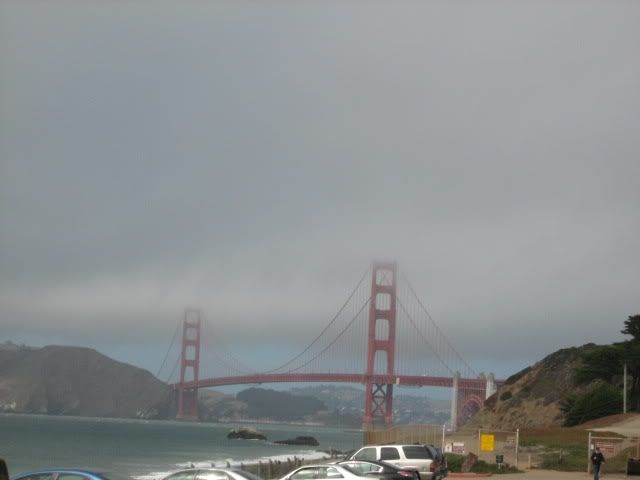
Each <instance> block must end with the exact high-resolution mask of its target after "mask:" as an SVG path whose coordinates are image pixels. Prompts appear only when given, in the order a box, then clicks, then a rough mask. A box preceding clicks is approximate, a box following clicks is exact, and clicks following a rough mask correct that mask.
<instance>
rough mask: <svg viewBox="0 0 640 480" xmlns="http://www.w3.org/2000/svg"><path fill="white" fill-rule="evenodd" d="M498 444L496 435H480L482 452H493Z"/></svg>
mask: <svg viewBox="0 0 640 480" xmlns="http://www.w3.org/2000/svg"><path fill="white" fill-rule="evenodd" d="M495 444H496V436H495V435H486V434H482V435H480V450H481V451H483V452H493V449H494V448H495Z"/></svg>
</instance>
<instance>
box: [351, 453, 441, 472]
mask: <svg viewBox="0 0 640 480" xmlns="http://www.w3.org/2000/svg"><path fill="white" fill-rule="evenodd" d="M434 451H435V449H433V448H431V447H428V446H425V445H367V446H366V447H362V448H361V449H360V450H358V451H357V452H356V453H354V454H353V455H351V456H350V457H349V460H382V461H385V462H387V463H391V464H393V465H396V466H398V467H402V468H415V469H416V470H417V471H418V472H420V477H421V478H422V479H423V480H427V479H429V480H440V479H441V478H443V477H444V476H446V474H444V473H443V471H442V470H441V469H440V465H438V461H437V459H436V458H435V454H434Z"/></svg>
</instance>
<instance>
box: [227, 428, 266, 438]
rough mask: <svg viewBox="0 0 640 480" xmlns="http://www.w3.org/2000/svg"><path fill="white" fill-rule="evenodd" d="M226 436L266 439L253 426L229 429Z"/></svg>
mask: <svg viewBox="0 0 640 480" xmlns="http://www.w3.org/2000/svg"><path fill="white" fill-rule="evenodd" d="M227 438H231V439H240V440H266V439H267V437H266V436H265V435H264V434H262V433H260V432H259V431H258V430H256V429H254V428H247V427H240V428H234V429H231V430H229V433H227Z"/></svg>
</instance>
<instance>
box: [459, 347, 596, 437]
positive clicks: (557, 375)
mask: <svg viewBox="0 0 640 480" xmlns="http://www.w3.org/2000/svg"><path fill="white" fill-rule="evenodd" d="M594 348H596V346H595V345H593V344H590V345H584V346H582V347H572V348H564V349H562V350H558V351H557V352H555V353H552V354H551V355H548V356H547V357H545V358H544V359H542V360H541V361H539V362H537V363H536V364H535V365H533V366H531V367H528V368H525V369H524V370H522V371H520V372H518V373H516V374H515V375H512V376H511V377H509V378H508V379H507V380H506V382H505V384H504V385H503V386H502V387H500V388H499V389H498V391H497V392H496V393H495V394H493V395H492V396H491V397H489V398H488V399H487V401H486V402H485V405H484V407H483V408H482V409H481V410H480V411H479V412H478V413H477V414H476V415H475V417H474V418H473V419H472V421H471V424H470V426H471V427H474V428H477V427H480V426H484V427H498V426H500V427H504V428H542V427H550V426H561V425H562V424H563V422H564V413H563V411H562V407H563V401H564V400H565V399H566V398H567V397H568V396H569V395H570V394H572V393H575V392H576V391H581V390H583V389H585V388H586V386H584V385H579V384H578V383H577V381H576V374H575V373H576V371H577V370H578V369H579V368H580V367H581V366H582V359H583V357H584V355H585V354H587V353H588V352H589V351H590V350H593V349H594Z"/></svg>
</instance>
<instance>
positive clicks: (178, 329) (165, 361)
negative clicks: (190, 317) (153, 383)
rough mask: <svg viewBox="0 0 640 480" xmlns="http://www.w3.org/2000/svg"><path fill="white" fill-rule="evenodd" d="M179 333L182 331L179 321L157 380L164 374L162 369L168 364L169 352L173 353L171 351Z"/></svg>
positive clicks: (157, 374)
mask: <svg viewBox="0 0 640 480" xmlns="http://www.w3.org/2000/svg"><path fill="white" fill-rule="evenodd" d="M179 331H180V321H178V324H177V325H176V329H175V331H174V332H173V338H171V343H169V348H167V353H165V354H164V358H163V359H162V364H161V365H160V368H159V369H158V373H156V378H160V373H161V372H162V369H163V368H164V365H165V363H167V358H169V352H171V349H172V348H173V343H174V342H175V341H176V338H177V336H178V332H179Z"/></svg>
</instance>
